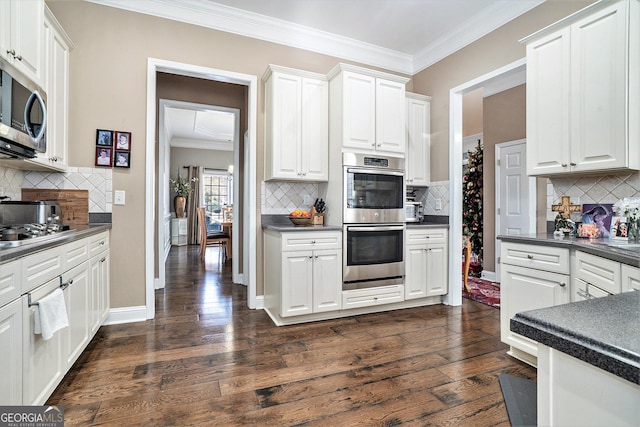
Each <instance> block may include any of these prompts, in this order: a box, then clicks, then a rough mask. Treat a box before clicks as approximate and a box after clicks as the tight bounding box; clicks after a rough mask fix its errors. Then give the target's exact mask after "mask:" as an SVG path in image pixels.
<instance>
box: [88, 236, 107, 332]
mask: <svg viewBox="0 0 640 427" xmlns="http://www.w3.org/2000/svg"><path fill="white" fill-rule="evenodd" d="M89 256H90V261H89V262H90V266H89V268H90V270H91V301H90V314H89V326H90V333H91V335H92V336H93V335H94V334H95V333H96V331H97V330H98V328H99V327H100V325H102V323H103V322H104V321H105V320H106V319H107V316H108V315H109V290H110V284H111V276H110V272H109V271H110V270H109V269H110V267H111V258H110V254H109V233H108V232H104V233H100V234H97V235H95V236H91V237H90V238H89Z"/></svg>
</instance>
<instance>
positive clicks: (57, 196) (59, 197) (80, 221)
mask: <svg viewBox="0 0 640 427" xmlns="http://www.w3.org/2000/svg"><path fill="white" fill-rule="evenodd" d="M22 200H26V201H35V200H47V201H55V202H58V204H59V205H60V208H61V209H62V223H63V224H66V225H71V226H73V225H88V224H89V191H88V190H50V189H41V188H23V189H22Z"/></svg>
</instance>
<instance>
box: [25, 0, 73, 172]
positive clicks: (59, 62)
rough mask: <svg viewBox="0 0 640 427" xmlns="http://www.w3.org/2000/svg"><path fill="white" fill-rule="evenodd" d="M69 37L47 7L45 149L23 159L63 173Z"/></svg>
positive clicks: (65, 163)
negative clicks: (36, 155)
mask: <svg viewBox="0 0 640 427" xmlns="http://www.w3.org/2000/svg"><path fill="white" fill-rule="evenodd" d="M72 48H73V43H72V42H71V39H69V37H68V36H67V34H66V33H65V32H64V30H63V29H62V27H61V26H60V24H59V23H58V21H57V20H56V18H55V16H53V14H52V13H51V11H50V10H49V8H47V7H45V20H44V52H45V55H44V71H45V72H44V83H45V90H46V92H47V151H46V152H45V153H38V157H36V158H35V159H29V160H26V162H28V163H32V164H34V165H36V166H43V169H51V170H56V171H61V172H64V171H66V170H67V168H68V163H67V145H68V144H67V142H68V139H69V120H68V117H69V53H70V52H71V49H72Z"/></svg>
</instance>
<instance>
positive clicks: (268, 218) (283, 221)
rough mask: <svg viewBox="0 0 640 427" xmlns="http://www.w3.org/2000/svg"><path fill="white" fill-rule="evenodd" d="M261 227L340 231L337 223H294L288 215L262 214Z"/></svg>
mask: <svg viewBox="0 0 640 427" xmlns="http://www.w3.org/2000/svg"><path fill="white" fill-rule="evenodd" d="M261 219H262V229H263V230H273V231H278V232H285V231H342V226H339V225H294V224H293V223H292V222H291V221H289V217H288V215H262V217H261Z"/></svg>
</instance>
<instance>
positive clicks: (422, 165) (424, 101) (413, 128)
mask: <svg viewBox="0 0 640 427" xmlns="http://www.w3.org/2000/svg"><path fill="white" fill-rule="evenodd" d="M430 144H431V97H430V96H426V95H419V94H416V93H410V92H407V163H406V165H407V174H406V182H407V185H409V186H416V187H419V186H428V185H429V181H430V180H431V176H430V172H429V170H430V169H429V163H430V150H431V145H430Z"/></svg>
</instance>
